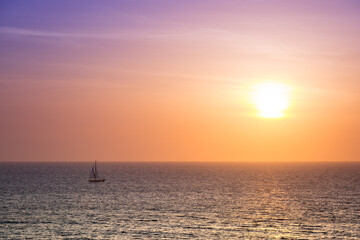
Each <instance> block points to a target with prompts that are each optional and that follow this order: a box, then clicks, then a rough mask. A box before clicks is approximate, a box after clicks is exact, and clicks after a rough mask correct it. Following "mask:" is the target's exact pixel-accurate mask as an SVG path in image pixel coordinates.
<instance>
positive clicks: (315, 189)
mask: <svg viewBox="0 0 360 240" xmlns="http://www.w3.org/2000/svg"><path fill="white" fill-rule="evenodd" d="M92 164H93V163H92V162H29V163H25V162H22V163H9V162H7V163H4V162H3V163H0V239H360V163H354V162H352V163H351V162H345V163H330V162H317V163H266V162H262V163H261V162H257V163H231V162H216V163H214V162H98V171H99V175H100V177H104V178H106V181H105V182H103V183H89V182H88V176H89V172H90V170H91V167H92Z"/></svg>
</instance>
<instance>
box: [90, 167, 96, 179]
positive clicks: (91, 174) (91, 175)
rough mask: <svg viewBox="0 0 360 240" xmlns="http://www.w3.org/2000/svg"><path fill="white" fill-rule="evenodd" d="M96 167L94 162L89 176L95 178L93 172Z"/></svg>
mask: <svg viewBox="0 0 360 240" xmlns="http://www.w3.org/2000/svg"><path fill="white" fill-rule="evenodd" d="M95 171H96V168H95V164H94V165H93V167H92V168H91V172H90V176H89V178H90V179H91V178H96V176H97V173H96V174H95Z"/></svg>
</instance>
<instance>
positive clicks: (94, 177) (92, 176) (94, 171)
mask: <svg viewBox="0 0 360 240" xmlns="http://www.w3.org/2000/svg"><path fill="white" fill-rule="evenodd" d="M89 182H105V179H104V178H99V175H98V173H97V167H96V160H95V163H94V165H93V167H92V168H91V172H90V176H89Z"/></svg>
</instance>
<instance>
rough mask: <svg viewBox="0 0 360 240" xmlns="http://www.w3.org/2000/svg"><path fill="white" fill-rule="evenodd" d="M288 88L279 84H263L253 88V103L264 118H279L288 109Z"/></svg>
mask: <svg viewBox="0 0 360 240" xmlns="http://www.w3.org/2000/svg"><path fill="white" fill-rule="evenodd" d="M289 90H290V87H289V86H287V85H285V84H282V83H279V82H264V83H259V84H257V85H255V86H254V91H253V102H254V105H255V107H256V109H257V110H258V112H259V116H261V117H264V118H280V117H283V116H284V115H285V113H284V112H285V110H286V109H287V108H288V107H289V105H290V101H289Z"/></svg>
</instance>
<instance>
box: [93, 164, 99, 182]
mask: <svg viewBox="0 0 360 240" xmlns="http://www.w3.org/2000/svg"><path fill="white" fill-rule="evenodd" d="M94 167H95V171H94V176H95V177H94V178H99V175H98V173H97V167H96V161H95V164H94Z"/></svg>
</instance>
